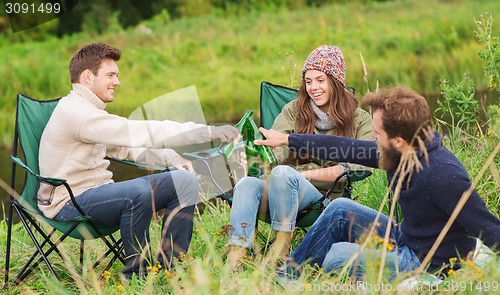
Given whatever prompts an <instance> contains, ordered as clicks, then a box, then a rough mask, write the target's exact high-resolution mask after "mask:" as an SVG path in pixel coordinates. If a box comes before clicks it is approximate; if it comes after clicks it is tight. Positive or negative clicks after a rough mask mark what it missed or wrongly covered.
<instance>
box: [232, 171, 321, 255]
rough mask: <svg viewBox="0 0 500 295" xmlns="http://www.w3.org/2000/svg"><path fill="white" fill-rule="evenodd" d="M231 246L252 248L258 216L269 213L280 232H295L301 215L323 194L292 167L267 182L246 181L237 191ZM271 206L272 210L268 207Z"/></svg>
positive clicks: (251, 178) (274, 173)
mask: <svg viewBox="0 0 500 295" xmlns="http://www.w3.org/2000/svg"><path fill="white" fill-rule="evenodd" d="M233 195H234V196H233V204H232V207H231V215H230V223H231V226H232V230H231V232H230V234H229V241H228V245H236V246H240V247H245V248H250V247H251V243H252V241H253V239H254V237H255V225H256V222H257V216H258V215H257V214H263V215H265V214H266V212H269V215H270V217H271V226H272V228H273V229H274V230H276V231H286V232H289V231H292V230H293V228H294V227H295V222H296V218H297V213H298V212H299V211H300V210H302V209H304V208H306V207H307V206H309V205H310V204H312V203H314V202H316V201H318V200H319V199H321V197H322V196H323V194H322V193H321V192H320V191H318V190H317V189H316V188H315V187H314V186H313V185H312V184H311V183H310V182H309V181H308V180H307V179H305V178H304V177H303V176H301V175H300V174H299V173H298V172H297V171H296V170H295V169H293V168H292V167H289V166H284V165H280V166H276V167H275V168H274V169H273V170H272V171H271V173H270V175H269V178H268V179H267V181H264V180H262V179H258V178H255V177H244V178H242V179H241V180H240V181H239V182H238V183H237V184H236V186H235V188H234V194H233ZM268 206H269V207H268Z"/></svg>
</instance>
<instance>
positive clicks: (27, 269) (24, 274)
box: [13, 208, 59, 284]
mask: <svg viewBox="0 0 500 295" xmlns="http://www.w3.org/2000/svg"><path fill="white" fill-rule="evenodd" d="M16 211H17V212H18V214H19V216H20V217H21V222H22V224H23V226H24V228H25V229H26V231H27V232H28V235H29V236H30V238H31V240H32V241H33V244H34V245H35V247H36V251H35V253H33V255H32V256H31V258H30V259H29V260H28V262H27V263H26V264H25V265H24V267H23V268H22V269H21V270H20V271H19V273H18V274H17V276H16V278H15V279H14V281H13V282H14V283H15V284H19V283H20V282H21V281H22V280H23V279H24V278H26V277H27V276H28V275H29V274H30V273H31V272H32V271H33V269H34V268H36V267H37V266H38V264H39V263H40V261H41V260H43V261H44V262H45V264H46V265H47V267H48V269H49V271H50V273H51V274H52V275H53V276H54V277H55V278H56V279H57V280H59V278H58V277H57V274H56V272H55V270H54V268H53V267H52V265H51V264H50V262H49V260H48V259H47V256H46V255H48V254H50V252H52V250H51V251H50V252H49V251H48V254H46V253H45V252H44V251H43V249H42V246H40V244H39V243H38V240H37V239H36V237H35V235H34V233H33V231H32V230H31V228H30V226H29V224H28V222H27V221H26V219H25V217H27V219H28V220H29V221H30V223H31V224H33V225H35V224H36V223H34V221H33V220H32V219H31V218H30V217H29V216H23V214H22V213H21V212H20V211H19V210H17V208H16ZM37 227H38V226H36V225H35V228H37ZM52 233H53V232H52ZM52 233H51V234H49V238H50V236H51V235H52ZM44 236H45V237H47V236H46V235H44ZM46 243H47V239H45V241H44V242H43V243H42V245H45V244H46ZM38 254H40V256H41V257H40V258H39V259H38V260H37V261H36V262H35V263H34V264H32V261H33V260H34V259H35V257H36V256H37V255H38Z"/></svg>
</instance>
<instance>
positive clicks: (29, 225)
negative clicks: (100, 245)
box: [5, 94, 125, 286]
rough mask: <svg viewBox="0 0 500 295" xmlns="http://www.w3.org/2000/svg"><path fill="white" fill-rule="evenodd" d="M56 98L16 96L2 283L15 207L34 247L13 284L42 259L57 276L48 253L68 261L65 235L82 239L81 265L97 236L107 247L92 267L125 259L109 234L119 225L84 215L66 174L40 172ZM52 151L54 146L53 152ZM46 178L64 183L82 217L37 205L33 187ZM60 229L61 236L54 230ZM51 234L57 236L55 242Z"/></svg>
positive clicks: (7, 274) (27, 273)
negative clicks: (58, 215) (19, 183)
mask: <svg viewBox="0 0 500 295" xmlns="http://www.w3.org/2000/svg"><path fill="white" fill-rule="evenodd" d="M58 101H59V99H54V100H46V101H40V100H36V99H32V98H29V97H27V96H25V95H22V94H20V95H18V96H17V107H16V126H15V133H14V145H13V155H12V156H11V159H12V162H13V163H12V170H11V173H12V174H11V188H12V192H11V193H10V198H9V201H10V205H9V213H8V220H7V222H8V232H7V245H6V256H5V257H6V258H5V284H6V285H5V286H7V284H8V283H9V268H10V251H11V246H12V243H11V242H12V223H13V219H12V217H13V211H16V213H17V215H19V219H20V221H21V223H22V225H23V228H24V229H25V230H26V232H27V233H28V235H29V236H30V238H31V240H32V242H33V245H34V246H35V251H34V253H33V254H32V256H31V257H30V258H29V259H28V261H27V262H26V264H25V265H24V266H23V267H22V268H21V270H20V271H19V273H18V274H17V276H16V277H15V278H14V280H13V281H12V283H14V284H18V283H20V282H21V281H22V280H23V279H24V278H26V277H27V276H28V275H29V274H30V273H31V272H32V271H33V270H34V269H36V268H37V267H38V266H39V264H40V263H41V262H42V261H43V262H44V263H45V265H46V266H47V268H48V269H49V271H50V273H51V274H52V275H53V276H54V277H55V278H56V279H57V280H59V278H58V276H57V274H56V272H55V271H54V267H53V266H52V263H51V262H50V259H49V258H52V257H53V256H54V255H52V256H50V257H49V255H50V254H52V253H53V252H56V253H57V254H59V256H60V257H61V258H62V259H63V261H68V260H67V257H66V256H65V255H64V253H62V252H61V251H60V250H59V248H58V246H59V245H60V244H61V243H62V242H63V241H64V240H66V238H67V237H72V238H75V239H79V240H80V241H81V242H80V261H79V262H80V265H81V266H83V254H84V252H83V250H84V241H85V240H90V239H97V238H100V239H102V241H104V243H105V244H106V246H107V248H106V249H107V250H106V252H105V253H104V254H103V255H102V256H101V257H99V258H98V259H97V261H96V262H95V263H94V265H93V267H94V268H96V267H97V266H98V265H99V264H100V263H101V262H102V261H103V260H104V259H105V258H106V257H108V256H110V257H109V258H110V260H109V263H108V264H107V265H106V267H105V269H104V270H105V271H106V270H108V269H109V268H110V267H111V265H112V264H113V263H114V262H115V261H116V260H119V261H120V262H121V263H123V264H125V258H124V252H123V245H122V243H121V239H115V238H114V237H113V235H112V234H113V233H114V232H116V231H117V230H118V229H119V227H110V226H106V225H103V224H100V223H98V222H96V221H94V220H93V219H92V218H91V217H89V216H87V215H86V214H85V212H84V211H83V210H82V209H81V208H80V207H79V206H78V204H77V203H76V202H75V197H74V195H73V192H72V190H71V188H70V186H69V185H68V183H67V182H66V180H64V179H57V178H48V177H42V176H40V175H39V166H38V149H39V145H40V137H41V135H42V132H43V130H44V128H45V126H46V124H47V122H48V120H49V118H50V116H51V114H52V112H53V110H54V108H55V107H56V105H57V103H58ZM18 148H21V150H22V153H23V154H24V158H25V162H23V161H22V160H21V159H20V158H19V157H18V155H17V150H18ZM54 153H56V151H54ZM17 166H20V167H21V168H23V169H24V171H25V173H26V177H25V179H24V181H25V183H24V187H23V189H22V191H21V193H20V195H17V193H14V187H15V183H16V167H17ZM42 182H43V183H48V184H50V185H53V186H61V185H62V186H64V187H65V188H66V189H67V191H68V193H69V195H70V197H71V201H72V202H73V204H74V205H75V207H76V208H77V209H78V211H79V212H80V214H81V216H78V217H76V218H75V219H74V220H71V221H56V220H52V219H49V218H46V217H45V216H44V215H43V213H42V212H41V211H40V209H39V208H38V204H37V199H36V195H37V191H38V188H39V185H40V183H42ZM43 224H48V225H49V226H50V227H52V228H51V230H50V232H49V233H46V232H45V230H44V229H45V228H47V227H46V226H44V225H43ZM58 231H59V232H61V233H62V235H60V236H59V235H54V234H55V233H56V232H58ZM53 239H57V240H56V241H55V242H54V241H53Z"/></svg>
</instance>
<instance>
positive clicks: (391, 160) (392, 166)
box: [378, 142, 401, 170]
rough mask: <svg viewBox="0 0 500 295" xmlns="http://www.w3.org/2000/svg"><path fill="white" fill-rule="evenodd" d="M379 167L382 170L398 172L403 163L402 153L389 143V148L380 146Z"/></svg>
mask: <svg viewBox="0 0 500 295" xmlns="http://www.w3.org/2000/svg"><path fill="white" fill-rule="evenodd" d="M378 149H379V157H378V167H379V168H380V169H382V170H396V169H397V168H398V165H399V162H400V161H401V152H399V151H398V150H397V149H396V147H395V146H394V145H393V144H392V143H391V142H389V147H388V148H386V147H383V146H380V145H379V146H378Z"/></svg>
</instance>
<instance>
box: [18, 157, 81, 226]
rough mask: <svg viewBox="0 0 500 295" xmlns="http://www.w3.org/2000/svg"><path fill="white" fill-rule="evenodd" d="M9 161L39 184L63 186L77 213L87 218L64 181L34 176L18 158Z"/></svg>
mask: <svg viewBox="0 0 500 295" xmlns="http://www.w3.org/2000/svg"><path fill="white" fill-rule="evenodd" d="M10 159H11V160H12V162H14V163H16V164H17V165H19V166H21V168H23V169H24V170H25V171H26V172H27V173H29V174H31V175H33V176H34V177H35V178H36V179H37V181H39V182H45V183H48V184H50V185H53V186H60V185H63V186H64V187H65V188H66V190H67V191H68V194H69V197H70V198H71V201H72V202H73V205H74V206H75V208H76V209H77V210H78V212H79V213H80V214H81V215H82V216H87V214H86V213H85V211H83V209H82V208H81V207H80V206H79V205H78V203H76V199H75V196H74V194H73V191H72V190H71V187H70V186H69V184H68V183H67V182H66V179H62V178H52V177H43V176H40V175H39V174H36V173H35V172H33V170H31V169H30V168H29V167H28V166H26V164H24V162H23V161H22V160H21V159H20V158H19V157H15V156H11V157H10Z"/></svg>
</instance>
